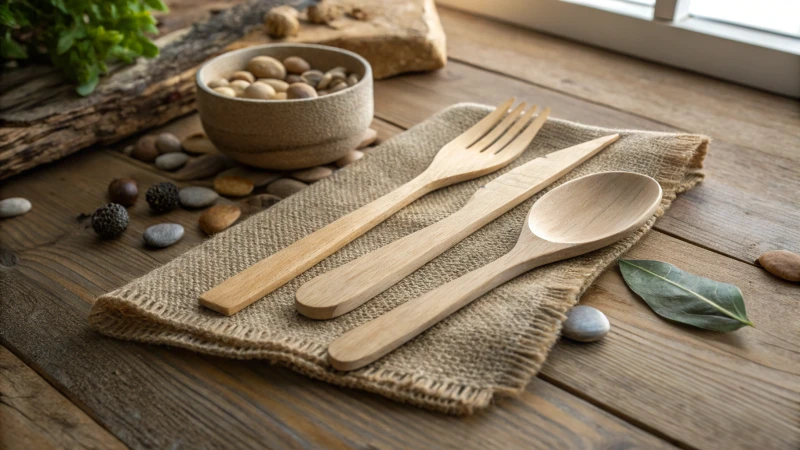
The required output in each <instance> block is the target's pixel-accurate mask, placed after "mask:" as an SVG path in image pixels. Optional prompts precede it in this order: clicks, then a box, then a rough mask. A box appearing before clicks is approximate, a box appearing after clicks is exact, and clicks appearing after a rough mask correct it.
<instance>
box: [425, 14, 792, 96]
mask: <svg viewBox="0 0 800 450" xmlns="http://www.w3.org/2000/svg"><path fill="white" fill-rule="evenodd" d="M689 1H690V0H657V1H656V5H655V7H651V6H646V5H639V4H633V3H627V2H624V1H620V0H493V1H491V2H487V1H485V0H437V4H440V5H446V6H451V7H453V8H456V9H460V10H464V11H467V12H472V13H476V14H480V15H483V16H487V17H491V18H495V19H499V20H502V21H505V22H510V23H513V24H516V25H520V26H523V27H526V28H532V29H534V30H537V31H541V32H544V33H548V34H553V35H557V36H561V37H565V38H568V39H572V40H576V41H579V42H584V43H587V44H590V45H594V46H598V47H603V48H608V49H611V50H614V51H617V52H620V53H624V54H628V55H632V56H636V57H639V58H643V59H647V60H650V61H655V62H658V63H662V64H667V65H670V66H675V67H679V68H683V69H688V70H691V71H694V72H699V73H702V74H706V75H710V76H713V77H716V78H721V79H724V80H728V81H733V82H735V83H739V84H743V85H746V86H751V87H755V88H758V89H762V90H765V91H769V92H773V93H776V94H780V95H785V96H788V97H792V98H800V38H794V37H791V36H785V35H781V34H777V33H771V32H767V31H760V30H755V29H751V28H747V27H744V26H739V25H732V24H727V23H722V22H716V21H713V20H708V19H702V18H698V17H690V16H689V14H688V4H689Z"/></svg>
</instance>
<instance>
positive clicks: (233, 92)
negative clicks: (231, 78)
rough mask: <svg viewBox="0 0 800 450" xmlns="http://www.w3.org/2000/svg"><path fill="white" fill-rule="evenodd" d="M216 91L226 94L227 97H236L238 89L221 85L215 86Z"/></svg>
mask: <svg viewBox="0 0 800 450" xmlns="http://www.w3.org/2000/svg"><path fill="white" fill-rule="evenodd" d="M214 92H216V93H217V94H221V95H224V96H226V97H236V90H234V89H233V88H229V87H228V86H220V87H218V88H214Z"/></svg>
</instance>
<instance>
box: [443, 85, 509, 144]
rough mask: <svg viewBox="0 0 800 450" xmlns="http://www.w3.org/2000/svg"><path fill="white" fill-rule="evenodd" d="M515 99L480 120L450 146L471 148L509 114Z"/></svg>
mask: <svg viewBox="0 0 800 450" xmlns="http://www.w3.org/2000/svg"><path fill="white" fill-rule="evenodd" d="M514 100H515V99H514V97H511V98H510V99H508V100H506V101H505V102H504V103H503V104H502V105H500V106H498V107H497V108H495V110H494V111H492V112H491V113H489V115H487V116H486V117H484V118H483V119H481V120H480V122H478V123H476V124H475V125H473V126H472V127H470V128H469V129H468V130H467V131H465V132H463V133H461V134H460V135H459V136H458V137H456V138H455V139H453V140H452V141H450V144H456V145H459V146H463V147H465V148H466V147H469V146H470V145H472V144H473V143H474V142H475V141H477V140H478V139H480V138H481V136H483V135H484V134H486V132H487V131H489V130H490V129H492V127H494V126H495V125H496V124H497V122H499V121H500V119H502V118H503V116H505V114H506V113H507V112H508V108H509V107H511V105H512V104H513V103H514Z"/></svg>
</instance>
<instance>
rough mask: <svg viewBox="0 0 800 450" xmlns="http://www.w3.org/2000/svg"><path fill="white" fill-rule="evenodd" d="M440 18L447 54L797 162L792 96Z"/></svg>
mask: <svg viewBox="0 0 800 450" xmlns="http://www.w3.org/2000/svg"><path fill="white" fill-rule="evenodd" d="M440 17H441V20H442V24H443V26H444V28H445V33H446V34H447V49H448V54H449V55H450V57H451V59H455V60H459V61H464V62H468V63H470V64H474V65H476V66H480V67H483V68H485V69H488V70H492V71H497V72H502V73H505V74H508V75H512V76H514V77H518V78H520V79H523V80H527V81H529V82H532V83H535V84H537V85H539V86H543V87H547V88H549V89H553V90H556V91H559V92H564V93H566V94H569V95H572V96H575V97H578V98H582V99H584V100H587V101H591V102H593V103H599V104H602V105H606V106H609V107H612V108H615V109H619V110H622V111H627V112H630V113H633V114H636V115H641V116H643V117H647V118H650V119H652V120H655V121H657V122H660V123H663V124H665V125H669V126H670V127H674V128H677V129H680V130H684V131H688V132H695V133H706V134H708V135H710V136H712V137H713V138H715V139H717V140H724V141H727V142H730V143H736V144H740V145H744V146H748V147H751V148H756V149H761V150H763V151H764V152H765V153H767V154H769V155H773V156H779V157H794V158H795V161H797V159H796V158H797V157H798V155H797V152H796V151H795V149H796V147H797V142H798V136H800V102H799V101H797V100H794V99H790V98H787V97H781V96H779V95H775V94H769V93H765V92H761V91H758V90H755V89H752V88H747V87H744V86H739V85H736V84H733V83H727V82H723V81H719V80H716V79H713V78H710V77H706V76H703V75H698V74H695V73H691V72H687V71H683V70H679V69H673V68H670V67H666V66H663V65H660V64H656V63H652V62H647V61H643V60H640V59H636V58H632V57H629V56H625V55H621V54H617V53H614V52H611V51H608V50H604V49H599V48H594V47H589V46H587V45H582V44H577V43H575V42H570V41H567V40H564V39H560V38H556V37H552V36H547V35H544V34H541V33H537V32H534V31H529V30H525V29H523V28H519V27H516V26H513V25H509V24H505V23H500V22H495V21H492V20H488V19H485V18H481V17H478V16H474V15H471V14H466V13H463V12H458V11H455V10H452V9H447V8H440Z"/></svg>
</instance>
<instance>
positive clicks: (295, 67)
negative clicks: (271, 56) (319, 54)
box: [283, 56, 311, 74]
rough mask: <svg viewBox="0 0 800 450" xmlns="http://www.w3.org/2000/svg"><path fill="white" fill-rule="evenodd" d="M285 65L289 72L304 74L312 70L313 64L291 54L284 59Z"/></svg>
mask: <svg viewBox="0 0 800 450" xmlns="http://www.w3.org/2000/svg"><path fill="white" fill-rule="evenodd" d="M283 65H284V67H286V71H287V72H289V73H296V74H303V72H308V71H309V70H311V64H309V63H308V61H306V60H305V59H303V58H301V57H299V56H290V57H288V58H285V59H284V60H283Z"/></svg>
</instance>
